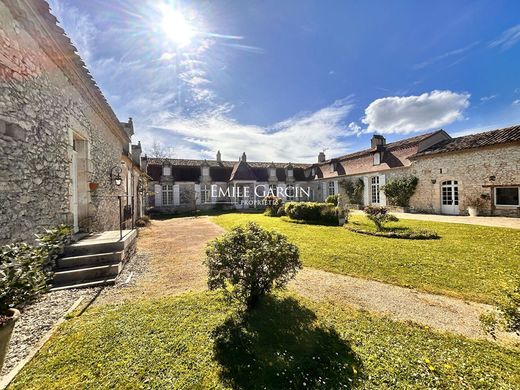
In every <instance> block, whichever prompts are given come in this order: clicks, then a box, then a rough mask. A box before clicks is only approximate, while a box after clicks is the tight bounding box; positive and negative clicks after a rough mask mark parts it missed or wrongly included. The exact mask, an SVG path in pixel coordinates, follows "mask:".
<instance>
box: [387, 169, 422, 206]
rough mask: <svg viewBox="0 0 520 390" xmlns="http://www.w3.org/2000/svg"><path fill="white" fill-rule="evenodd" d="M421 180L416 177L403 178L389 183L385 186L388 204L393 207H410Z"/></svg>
mask: <svg viewBox="0 0 520 390" xmlns="http://www.w3.org/2000/svg"><path fill="white" fill-rule="evenodd" d="M418 182H419V179H417V177H415V176H403V177H400V178H398V179H395V180H392V181H389V182H388V183H387V184H385V185H384V186H383V192H384V193H385V195H386V197H387V199H388V203H390V204H391V205H392V206H399V207H408V206H410V198H411V197H412V195H413V194H414V193H415V189H416V188H417V183H418Z"/></svg>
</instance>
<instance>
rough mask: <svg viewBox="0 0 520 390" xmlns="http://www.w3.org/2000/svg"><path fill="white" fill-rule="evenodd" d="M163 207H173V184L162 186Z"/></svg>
mask: <svg viewBox="0 0 520 390" xmlns="http://www.w3.org/2000/svg"><path fill="white" fill-rule="evenodd" d="M161 192H162V194H161V195H162V205H163V206H173V184H161Z"/></svg>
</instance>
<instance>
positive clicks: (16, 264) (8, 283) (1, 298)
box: [0, 243, 48, 325]
mask: <svg viewBox="0 0 520 390" xmlns="http://www.w3.org/2000/svg"><path fill="white" fill-rule="evenodd" d="M47 259H48V257H47V252H46V251H45V250H44V249H43V248H35V247H32V246H30V245H27V244H25V243H19V244H13V245H5V246H3V247H1V248H0V325H1V324H2V320H4V321H5V319H6V318H5V314H6V313H7V310H8V309H10V308H13V307H18V306H20V305H23V304H25V303H27V302H29V301H30V300H32V299H33V298H35V297H36V296H37V295H38V294H40V293H41V292H43V291H45V290H46V289H47V279H48V273H47V272H46V271H45V270H44V265H45V264H46V262H47V261H48V260H47Z"/></svg>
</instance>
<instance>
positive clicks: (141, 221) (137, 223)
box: [135, 215, 150, 227]
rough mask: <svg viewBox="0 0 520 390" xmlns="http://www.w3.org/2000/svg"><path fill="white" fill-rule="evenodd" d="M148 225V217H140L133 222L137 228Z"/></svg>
mask: <svg viewBox="0 0 520 390" xmlns="http://www.w3.org/2000/svg"><path fill="white" fill-rule="evenodd" d="M149 224H150V217H149V216H148V215H143V216H142V217H139V218H137V219H136V221H135V226H137V227H145V226H148V225H149Z"/></svg>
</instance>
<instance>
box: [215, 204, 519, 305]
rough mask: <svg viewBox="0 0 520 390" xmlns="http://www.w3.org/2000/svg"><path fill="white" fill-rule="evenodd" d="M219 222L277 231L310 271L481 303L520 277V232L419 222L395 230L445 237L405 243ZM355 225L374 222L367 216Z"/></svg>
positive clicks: (275, 224)
mask: <svg viewBox="0 0 520 390" xmlns="http://www.w3.org/2000/svg"><path fill="white" fill-rule="evenodd" d="M213 220H214V221H215V222H216V223H217V224H219V225H221V226H223V227H224V228H226V229H229V228H231V227H232V226H234V225H237V224H242V223H245V222H247V221H255V222H257V223H259V224H260V225H262V226H264V227H268V228H274V229H277V230H278V231H280V232H282V233H284V234H286V235H287V236H288V237H289V239H290V240H291V241H292V242H294V243H295V244H297V245H298V247H299V248H300V251H301V256H302V260H303V264H304V265H306V266H310V267H315V268H320V269H323V270H326V271H330V272H336V273H340V274H346V275H353V276H360V277H365V278H370V279H376V280H380V281H384V282H388V283H393V284H398V285H401V286H407V287H414V288H418V289H421V290H424V291H429V292H433V293H440V294H445V295H451V296H456V297H461V298H466V299H470V300H475V301H483V302H490V303H492V302H494V301H495V298H496V296H497V295H498V294H500V292H501V289H503V288H504V287H507V286H508V285H511V284H512V283H513V282H514V278H515V277H516V276H517V275H518V274H519V271H520V230H515V229H504V228H492V227H485V226H475V225H462V224H451V223H439V222H425V221H414V220H402V221H400V222H397V223H393V224H391V225H390V226H393V227H398V228H411V229H429V230H434V231H436V232H437V233H438V234H439V235H440V236H441V238H440V239H438V240H404V239H395V238H385V237H373V236H367V235H364V234H360V233H354V232H350V231H348V230H347V229H345V228H343V227H336V226H317V225H305V224H296V223H291V222H286V221H282V220H280V218H272V217H266V216H264V215H261V214H238V213H236V214H226V215H221V216H217V217H213ZM351 221H352V222H356V223H359V224H361V225H363V224H367V223H368V222H369V221H368V220H367V219H366V218H365V217H364V216H361V215H355V216H352V217H351Z"/></svg>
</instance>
